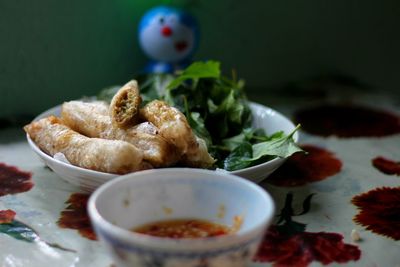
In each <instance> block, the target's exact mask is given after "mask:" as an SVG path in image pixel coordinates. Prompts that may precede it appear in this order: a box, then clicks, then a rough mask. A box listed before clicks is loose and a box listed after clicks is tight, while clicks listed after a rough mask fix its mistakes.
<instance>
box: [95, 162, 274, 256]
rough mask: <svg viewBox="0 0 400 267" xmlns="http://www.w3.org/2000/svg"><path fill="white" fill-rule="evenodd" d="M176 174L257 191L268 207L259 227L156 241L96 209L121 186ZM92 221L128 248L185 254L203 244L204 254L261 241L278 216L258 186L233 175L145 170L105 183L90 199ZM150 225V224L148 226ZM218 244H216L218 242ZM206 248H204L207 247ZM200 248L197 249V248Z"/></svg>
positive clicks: (193, 171)
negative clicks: (199, 236)
mask: <svg viewBox="0 0 400 267" xmlns="http://www.w3.org/2000/svg"><path fill="white" fill-rule="evenodd" d="M155 173H158V174H161V173H163V174H165V176H166V177H165V178H160V177H161V176H156V177H154V176H153V177H154V178H151V177H152V175H154V174H155ZM177 173H181V174H186V175H188V176H187V179H202V178H204V176H206V177H208V178H209V177H213V178H210V179H218V178H221V181H223V182H226V183H235V184H237V185H238V186H242V187H245V188H247V189H249V190H252V191H254V193H255V194H257V195H258V196H259V197H260V198H262V199H263V201H264V202H265V205H266V206H267V207H269V209H267V210H266V211H265V214H263V215H262V216H263V217H262V219H261V222H259V223H258V224H256V225H255V226H253V227H251V228H249V229H246V230H243V231H238V232H236V233H233V234H230V235H223V236H218V237H207V238H195V239H193V238H192V239H190V238H181V239H172V238H162V237H155V236H150V235H145V234H139V233H135V232H132V231H129V230H127V229H124V228H122V227H119V226H116V225H114V224H113V223H112V222H110V221H108V220H107V219H105V218H104V217H103V216H102V215H101V214H100V212H99V210H98V209H97V201H98V199H100V198H101V196H102V195H103V194H104V193H105V192H106V191H107V190H110V188H112V187H114V186H116V185H117V184H119V183H125V182H128V181H130V182H129V183H135V181H136V182H138V181H143V180H147V181H148V180H157V179H165V180H168V179H166V178H167V176H168V175H169V176H171V175H176V174H177ZM190 175H193V176H190ZM185 177H186V176H184V177H182V179H186V178H185ZM87 208H88V213H89V217H90V219H91V221H92V223H93V226H94V228H95V229H97V230H98V231H99V228H100V229H101V230H100V231H101V232H102V233H104V234H106V235H109V234H111V236H114V237H117V238H118V239H119V240H121V241H123V242H126V243H129V244H137V243H140V246H145V247H149V248H160V249H165V250H168V251H174V250H179V251H181V250H184V251H192V250H198V249H199V246H200V244H201V248H200V249H201V250H204V248H205V249H206V250H209V249H210V246H211V245H214V246H215V248H221V247H227V246H234V245H236V246H237V245H238V244H242V243H243V242H246V241H248V240H249V239H252V240H253V239H261V238H262V237H263V235H259V233H260V232H262V231H263V230H265V228H266V227H267V225H269V224H270V223H271V221H272V220H273V217H274V214H275V202H274V200H273V198H272V197H271V195H270V194H269V193H268V192H267V191H266V190H265V189H264V188H262V187H261V186H259V185H258V184H256V183H254V182H252V181H250V180H247V179H243V178H241V177H239V176H237V175H233V174H230V173H223V172H215V171H212V170H206V169H196V168H160V169H151V170H145V171H141V172H136V173H129V174H126V175H122V176H119V177H117V178H115V179H113V180H111V181H109V182H107V183H104V184H103V185H101V186H100V187H99V188H97V189H96V190H95V191H94V192H93V193H92V194H91V195H90V197H89V201H88V204H87ZM149 223H150V222H149ZM216 241H217V242H216ZM205 243H206V244H207V246H206V247H204V244H205ZM171 244H174V247H171ZM196 245H197V246H196Z"/></svg>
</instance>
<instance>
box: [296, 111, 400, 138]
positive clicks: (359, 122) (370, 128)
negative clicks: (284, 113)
mask: <svg viewBox="0 0 400 267" xmlns="http://www.w3.org/2000/svg"><path fill="white" fill-rule="evenodd" d="M294 117H295V118H294V120H295V121H296V122H297V123H300V124H301V125H302V130H304V131H306V132H308V133H311V134H315V135H320V136H331V135H336V136H338V137H379V136H387V135H391V134H396V133H400V117H399V116H398V115H396V114H392V113H390V112H388V111H383V110H378V109H374V108H370V107H365V106H355V105H353V106H351V105H323V106H317V107H312V108H307V109H303V110H299V111H297V112H296V113H295V116H294Z"/></svg>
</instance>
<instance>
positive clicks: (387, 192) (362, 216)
mask: <svg viewBox="0 0 400 267" xmlns="http://www.w3.org/2000/svg"><path fill="white" fill-rule="evenodd" d="M351 202H352V203H353V204H354V205H355V206H357V208H358V209H359V213H358V214H357V215H356V216H355V217H354V221H355V222H356V223H358V224H360V225H362V226H364V227H365V228H366V229H367V230H370V231H372V232H373V233H375V234H378V235H383V236H387V237H390V238H393V239H394V240H400V230H399V229H400V187H394V188H390V187H380V188H376V189H373V190H371V191H368V192H366V193H363V194H360V195H357V196H355V197H353V199H352V201H351Z"/></svg>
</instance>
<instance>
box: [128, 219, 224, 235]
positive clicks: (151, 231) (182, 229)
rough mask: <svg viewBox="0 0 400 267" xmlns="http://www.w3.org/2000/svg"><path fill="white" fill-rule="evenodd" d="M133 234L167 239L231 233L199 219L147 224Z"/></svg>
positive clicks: (220, 226) (219, 225)
mask: <svg viewBox="0 0 400 267" xmlns="http://www.w3.org/2000/svg"><path fill="white" fill-rule="evenodd" d="M132 231H133V232H136V233H140V234H146V235H151V236H157V237H167V238H203V237H213V236H221V235H227V234H229V233H232V229H231V228H230V227H228V226H225V225H222V224H218V223H214V222H210V221H207V220H200V219H175V220H165V221H158V222H153V223H148V224H145V225H142V226H139V227H136V228H133V229H132Z"/></svg>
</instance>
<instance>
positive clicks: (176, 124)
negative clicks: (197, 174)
mask: <svg viewBox="0 0 400 267" xmlns="http://www.w3.org/2000/svg"><path fill="white" fill-rule="evenodd" d="M140 115H141V116H142V117H143V118H144V119H145V120H148V121H149V122H151V123H153V124H154V125H155V126H156V127H157V128H158V129H160V134H161V135H162V136H163V137H164V138H165V139H167V140H169V141H170V142H172V143H173V144H174V145H175V146H176V147H177V148H178V150H179V151H180V153H181V155H182V159H181V161H180V163H181V164H184V165H186V166H190V167H200V168H209V167H211V166H212V165H213V164H214V162H215V160H214V159H213V158H212V157H211V155H210V154H209V153H208V149H207V145H206V143H205V141H204V140H203V139H201V138H198V137H197V136H196V135H195V134H194V133H193V131H192V128H191V127H190V125H189V123H188V121H187V119H186V117H185V115H184V114H183V113H182V112H180V111H179V110H178V109H177V108H175V107H171V106H169V105H168V104H167V103H165V102H164V101H160V100H154V101H152V102H150V103H148V104H147V105H146V106H144V107H143V108H142V109H141V110H140Z"/></svg>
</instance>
